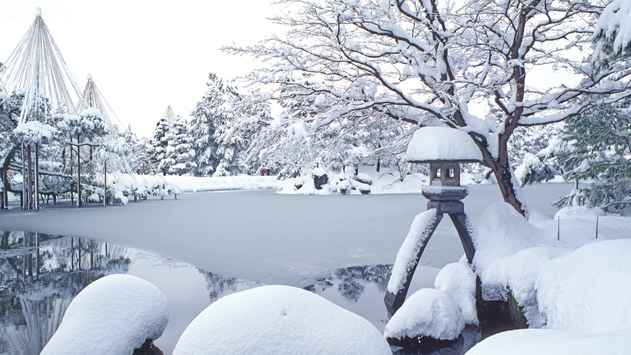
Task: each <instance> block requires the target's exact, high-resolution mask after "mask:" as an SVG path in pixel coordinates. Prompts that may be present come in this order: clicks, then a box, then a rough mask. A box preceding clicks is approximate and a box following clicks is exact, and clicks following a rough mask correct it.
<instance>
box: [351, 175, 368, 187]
mask: <svg viewBox="0 0 631 355" xmlns="http://www.w3.org/2000/svg"><path fill="white" fill-rule="evenodd" d="M353 179H354V180H355V181H359V182H361V183H362V184H366V185H372V178H371V177H370V175H367V174H363V173H359V174H357V175H355V176H354V177H353Z"/></svg>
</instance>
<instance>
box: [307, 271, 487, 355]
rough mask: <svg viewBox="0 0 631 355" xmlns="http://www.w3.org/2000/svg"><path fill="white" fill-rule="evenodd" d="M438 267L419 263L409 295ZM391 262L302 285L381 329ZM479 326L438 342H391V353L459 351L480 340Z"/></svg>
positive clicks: (429, 282)
mask: <svg viewBox="0 0 631 355" xmlns="http://www.w3.org/2000/svg"><path fill="white" fill-rule="evenodd" d="M438 271H439V269H437V268H432V267H427V266H421V265H419V266H418V268H417V270H416V273H415V276H414V279H413V280H412V283H411V285H410V293H409V294H410V295H411V294H413V293H414V292H415V291H417V290H419V289H421V288H433V287H434V279H435V278H436V274H437V273H438ZM391 273H392V265H369V266H361V267H360V266H357V267H349V268H344V269H338V270H336V271H335V272H333V273H331V275H330V276H328V277H324V278H320V279H318V280H316V282H315V283H314V284H313V285H311V286H309V287H306V289H307V290H310V291H313V292H315V293H317V294H319V295H321V296H322V297H324V298H326V299H328V300H329V301H331V302H333V303H335V304H337V305H338V306H341V307H342V308H345V309H347V310H349V311H351V312H354V313H356V314H358V315H360V316H362V317H363V318H365V319H367V320H368V321H370V322H371V323H372V324H373V325H375V326H376V327H377V328H378V329H379V330H380V331H381V332H383V329H384V328H385V326H386V323H387V322H388V314H387V311H386V308H385V305H384V303H383V297H384V295H385V293H386V289H387V288H388V281H389V280H390V274H391ZM482 338H483V333H482V331H481V329H480V328H477V327H467V328H465V330H464V331H463V333H462V335H461V336H460V337H459V338H458V339H456V341H454V342H452V343H450V344H439V345H438V346H434V347H431V346H424V347H414V346H396V345H393V346H392V351H393V353H394V354H395V355H462V354H464V353H466V352H467V351H468V350H469V349H471V348H472V347H473V345H475V344H477V343H478V342H480V341H481V340H482Z"/></svg>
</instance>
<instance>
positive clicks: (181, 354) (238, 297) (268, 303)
mask: <svg viewBox="0 0 631 355" xmlns="http://www.w3.org/2000/svg"><path fill="white" fill-rule="evenodd" d="M211 353H212V354H223V355H229V354H258V355H264V354H274V355H276V354H366V355H369V354H392V351H391V350H390V346H389V345H388V343H387V342H386V341H385V339H384V338H383V336H382V335H381V333H380V332H379V330H377V328H375V327H374V326H373V325H372V324H371V323H370V322H368V321H367V320H365V319H364V318H361V317H360V316H358V315H356V314H354V313H351V312H349V311H347V310H345V309H343V308H341V307H338V306H336V305H334V304H333V303H331V302H329V301H327V300H325V299H324V298H322V297H320V296H317V295H315V294H313V293H311V292H309V291H305V290H303V289H300V288H295V287H290V286H263V287H258V288H254V289H251V290H247V291H243V292H238V293H235V294H231V295H229V296H225V297H223V298H221V299H219V300H218V301H216V302H215V303H213V304H211V305H210V306H208V308H206V309H205V310H204V311H203V312H202V313H201V314H200V315H199V316H197V318H195V320H193V322H192V323H191V324H190V325H189V326H188V327H187V328H186V330H185V331H184V333H183V334H182V336H181V337H180V340H179V341H178V343H177V345H176V346H175V350H174V351H173V354H174V355H192V354H196V355H198V354H200V355H201V354H211Z"/></svg>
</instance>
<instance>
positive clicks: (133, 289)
mask: <svg viewBox="0 0 631 355" xmlns="http://www.w3.org/2000/svg"><path fill="white" fill-rule="evenodd" d="M168 322H169V315H168V303H167V300H166V297H165V296H164V294H162V292H160V290H158V288H157V287H155V286H154V285H152V284H151V283H149V282H147V281H145V280H143V279H140V278H138V277H135V276H130V275H110V276H106V277H103V278H101V279H99V280H97V281H95V282H93V283H91V284H90V285H88V286H87V287H86V288H85V289H83V291H81V292H80V293H79V294H78V295H77V297H75V299H74V300H73V301H72V303H70V306H68V309H67V310H66V313H65V314H64V318H63V320H62V322H61V325H60V326H59V329H57V332H55V334H54V335H53V337H52V338H51V339H50V341H49V342H48V344H46V347H44V350H42V352H41V354H42V355H47V354H64V355H71V354H81V355H84V354H91V355H98V354H103V355H127V354H131V353H132V352H133V350H134V349H136V348H139V347H140V346H141V345H142V344H143V343H144V342H145V340H146V339H157V338H159V337H160V336H161V335H162V332H163V331H164V328H165V327H166V325H167V323H168Z"/></svg>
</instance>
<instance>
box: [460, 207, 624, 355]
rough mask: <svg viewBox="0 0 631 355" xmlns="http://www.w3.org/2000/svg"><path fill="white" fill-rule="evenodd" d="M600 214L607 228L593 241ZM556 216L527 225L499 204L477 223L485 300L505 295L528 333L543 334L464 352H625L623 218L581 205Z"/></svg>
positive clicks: (517, 335) (514, 335)
mask: <svg viewBox="0 0 631 355" xmlns="http://www.w3.org/2000/svg"><path fill="white" fill-rule="evenodd" d="M597 216H598V217H600V220H601V221H607V222H605V223H607V224H608V225H609V227H608V228H603V230H602V232H601V233H600V234H599V237H598V239H595V233H594V228H595V221H596V218H595V217H597ZM556 217H557V218H558V217H561V218H560V220H550V221H541V222H539V223H536V225H532V224H530V223H528V222H527V221H526V220H525V219H523V218H521V217H520V216H519V215H516V214H515V212H514V210H512V208H510V207H509V206H506V205H504V204H497V205H493V206H491V207H489V208H488V209H487V211H485V212H484V214H483V215H482V216H481V217H480V218H478V219H477V220H476V223H475V224H476V226H477V228H478V245H477V252H476V257H475V259H474V265H475V267H476V272H478V273H479V274H480V275H481V280H482V284H483V286H482V290H483V294H488V293H487V292H485V289H487V290H489V289H492V288H493V287H495V289H496V290H498V289H499V290H500V292H499V293H502V295H501V296H503V297H505V295H506V292H508V291H507V290H510V292H511V293H512V295H513V296H514V298H515V300H516V301H517V302H518V304H519V305H520V306H521V307H523V310H524V315H525V317H526V319H527V321H528V325H529V327H530V328H546V329H545V330H532V329H529V330H524V331H517V332H505V333H500V334H498V335H495V336H492V337H490V338H489V339H488V340H485V341H483V342H482V343H480V344H479V345H477V346H476V347H474V348H473V349H472V350H471V351H470V352H469V353H468V354H533V353H536V354H539V353H542V354H556V353H571V354H593V353H605V354H610V353H611V354H614V353H628V338H629V336H630V335H631V307H630V306H629V305H631V260H630V259H629V255H631V239H629V235H628V230H629V226H626V227H622V224H618V222H620V223H623V224H624V223H626V222H627V221H628V218H622V217H612V216H605V215H604V214H603V213H602V211H601V210H598V209H596V210H590V209H587V208H584V207H580V208H576V207H572V208H566V209H563V210H561V211H559V212H558V213H557V215H556ZM614 221H616V222H614ZM557 239H559V240H557ZM560 342H562V343H563V344H564V345H563V346H562V347H559V346H558V345H557V344H559V343H560Z"/></svg>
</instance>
